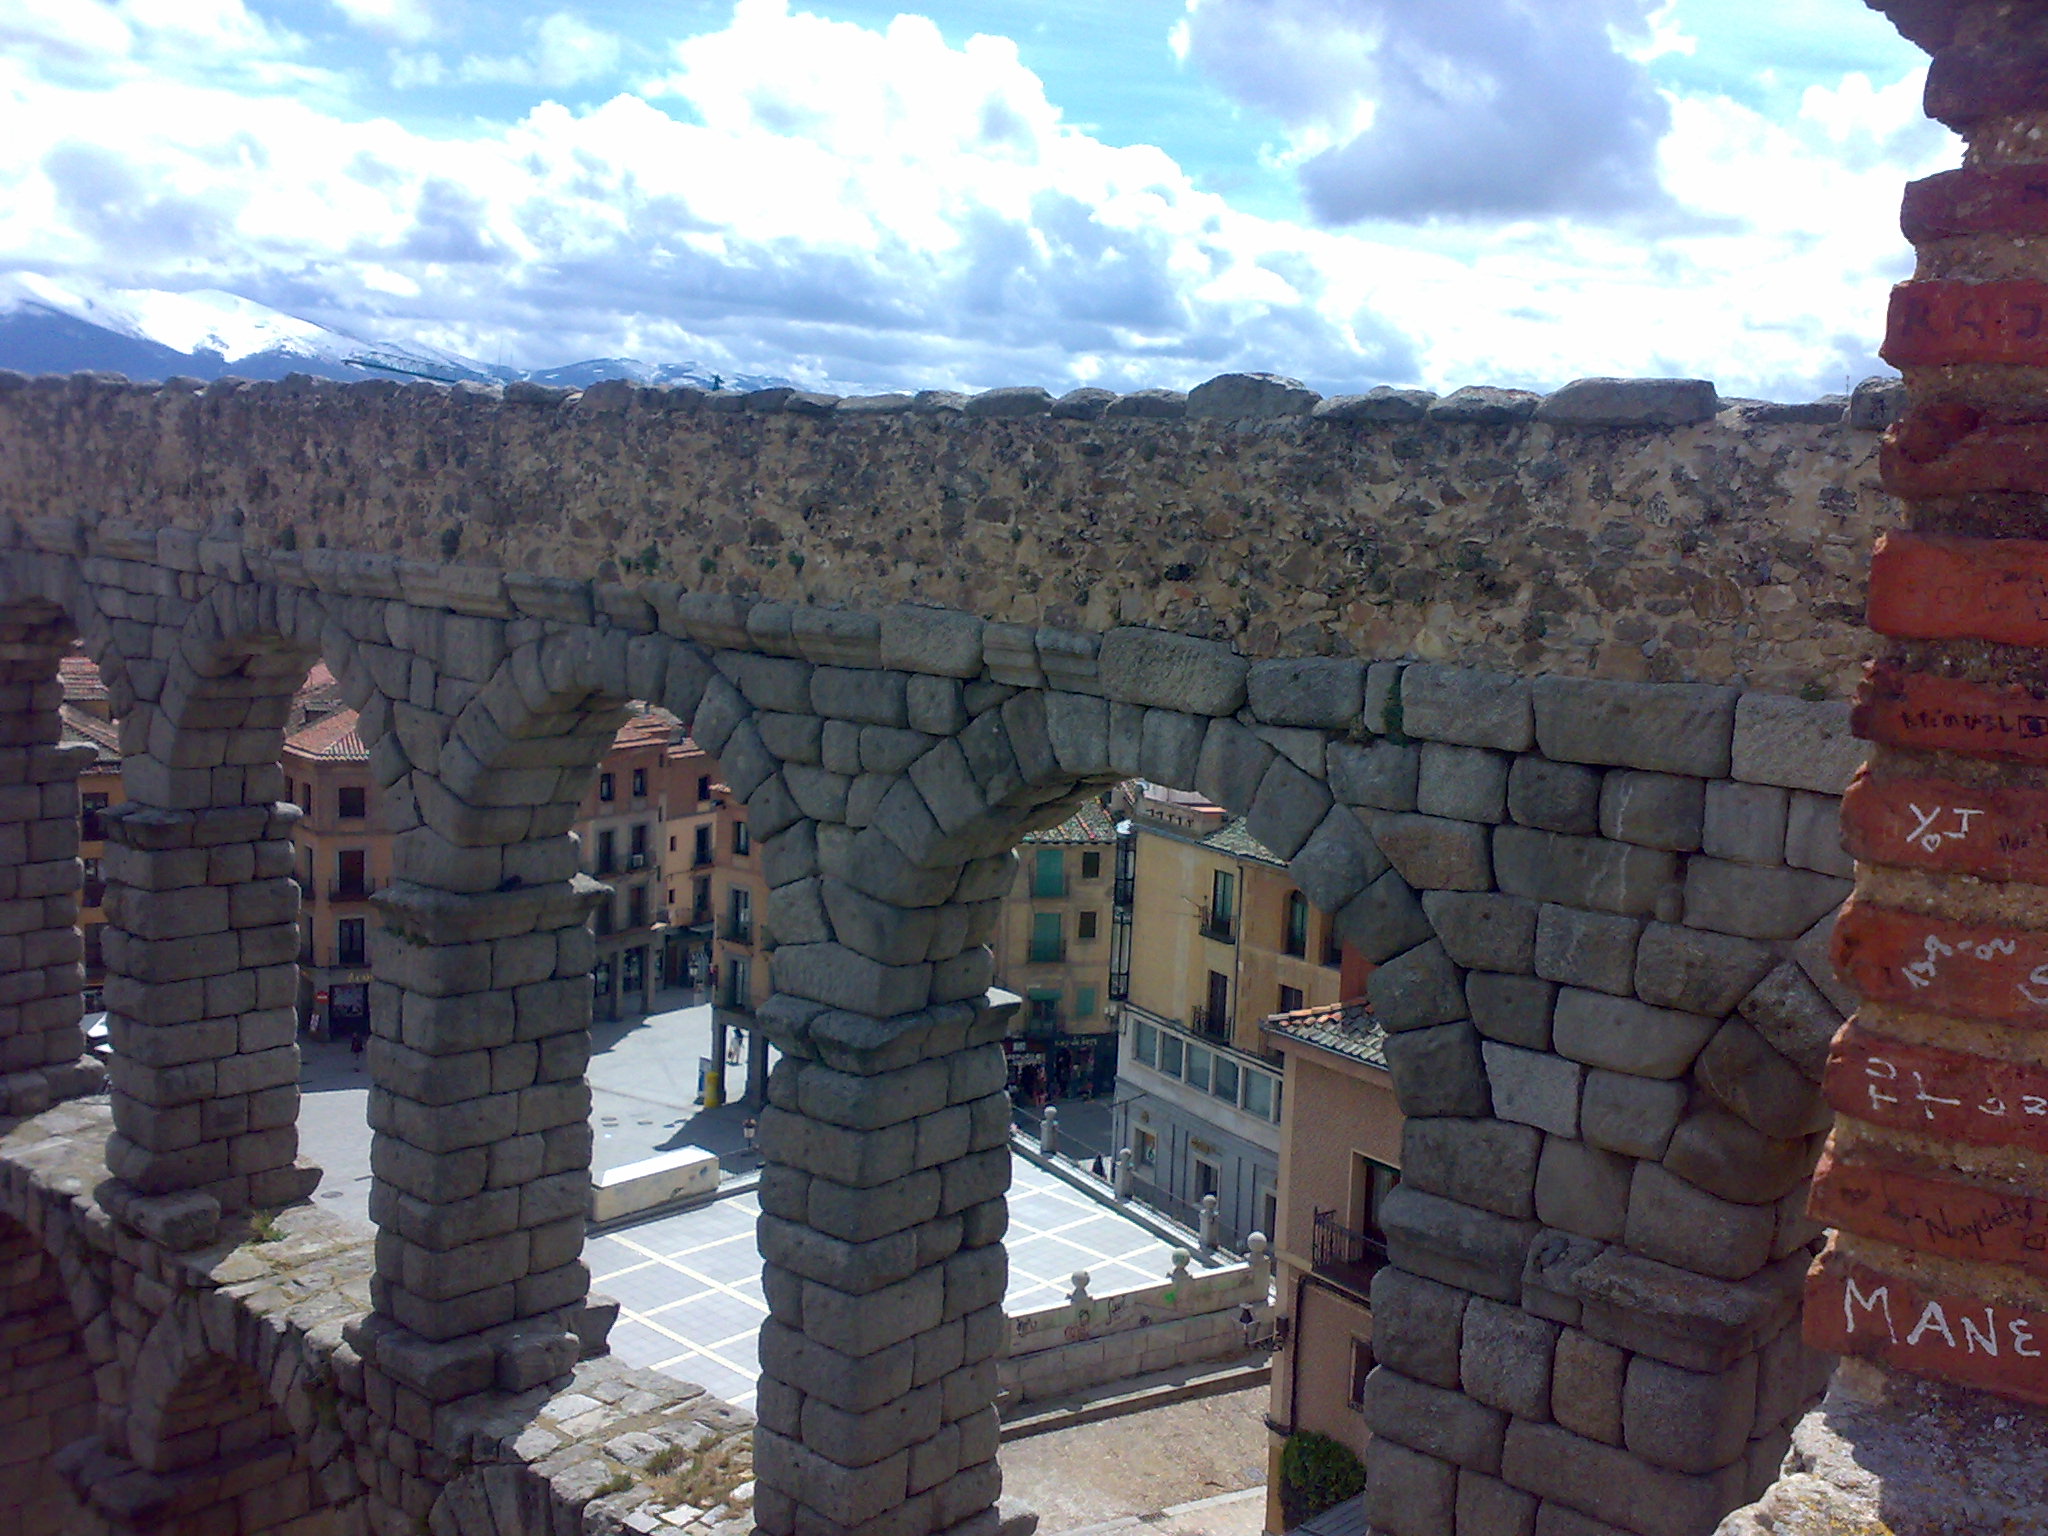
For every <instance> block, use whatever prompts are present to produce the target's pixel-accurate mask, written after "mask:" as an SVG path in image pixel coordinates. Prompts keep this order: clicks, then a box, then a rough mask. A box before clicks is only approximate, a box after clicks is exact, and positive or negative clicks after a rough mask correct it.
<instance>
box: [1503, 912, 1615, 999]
mask: <svg viewBox="0 0 2048 1536" xmlns="http://www.w3.org/2000/svg"><path fill="white" fill-rule="evenodd" d="M1642 931H1643V925H1642V924H1641V923H1640V922H1638V921H1637V920H1636V919H1634V918H1632V917H1616V916H1613V915H1612V914H1610V913H1606V912H1588V911H1586V910H1584V909H1583V908H1581V907H1561V906H1557V905H1555V904H1554V903H1553V904H1549V905H1546V906H1544V907H1542V908H1541V909H1540V911H1539V915H1538V918H1537V923H1536V943H1535V947H1534V949H1533V951H1532V954H1531V965H1532V968H1533V969H1534V970H1535V972H1536V974H1537V975H1538V976H1541V977H1544V978H1545V979H1546V980H1550V981H1559V982H1564V983H1565V984H1567V985H1569V986H1574V987H1591V988H1594V989H1595V990H1597V991H1601V992H1613V993H1616V994H1618V995H1620V996H1627V995H1628V994H1629V993H1630V992H1632V991H1633V990H1635V971H1636V946H1637V943H1638V940H1639V938H1640V936H1641V934H1642Z"/></svg>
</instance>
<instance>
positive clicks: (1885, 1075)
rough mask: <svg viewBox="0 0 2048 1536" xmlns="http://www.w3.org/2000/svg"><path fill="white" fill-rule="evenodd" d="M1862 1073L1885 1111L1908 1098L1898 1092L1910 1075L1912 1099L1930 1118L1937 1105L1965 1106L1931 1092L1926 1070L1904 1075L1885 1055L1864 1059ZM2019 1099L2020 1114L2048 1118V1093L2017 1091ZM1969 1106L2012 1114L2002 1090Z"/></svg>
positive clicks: (1998, 1116)
mask: <svg viewBox="0 0 2048 1536" xmlns="http://www.w3.org/2000/svg"><path fill="white" fill-rule="evenodd" d="M1863 1075H1864V1077H1865V1078H1866V1079H1867V1081H1866V1082H1865V1084H1864V1087H1865V1089H1866V1090H1867V1092H1868V1093H1869V1095H1870V1107H1871V1108H1872V1109H1873V1110H1877V1111H1879V1112H1880V1113H1882V1112H1883V1110H1884V1108H1885V1106H1886V1105H1897V1104H1901V1103H1903V1102H1905V1101H1904V1100H1902V1099H1901V1098H1900V1097H1899V1093H1903V1092H1904V1091H1905V1084H1904V1081H1903V1077H1911V1078H1912V1079H1913V1094H1912V1101H1913V1102H1914V1103H1915V1104H1917V1105H1919V1106H1920V1113H1921V1115H1922V1116H1923V1117H1924V1118H1926V1119H1928V1120H1932V1119H1933V1118H1934V1111H1935V1108H1936V1106H1945V1107H1947V1108H1950V1109H1961V1108H1963V1107H1964V1104H1963V1101H1962V1100H1961V1099H1949V1098H1943V1097H1942V1096H1941V1095H1940V1094H1938V1093H1931V1092H1929V1091H1928V1088H1927V1078H1926V1075H1925V1074H1924V1073H1921V1072H1908V1073H1905V1074H1903V1076H1902V1074H1901V1073H1900V1071H1899V1067H1898V1064H1897V1063H1896V1062H1892V1061H1887V1060H1886V1059H1885V1058H1884V1057H1882V1056H1873V1057H1871V1058H1870V1059H1869V1060H1868V1061H1866V1062H1864V1063H1863ZM1887 1088H1896V1089H1898V1090H1899V1093H1888V1092H1886V1089H1887ZM2018 1102H2019V1113H2020V1114H2021V1115H2023V1116H2030V1117H2032V1118H2035V1119H2048V1096H2044V1095H2041V1094H2038V1093H2023V1094H2020V1095H2018ZM1968 1107H1969V1109H1970V1111H1971V1112H1972V1113H1973V1114H1979V1115H1983V1116H1986V1117H1987V1118H1989V1119H1992V1120H2005V1119H2010V1118H2012V1115H2013V1109H2012V1106H2011V1105H2010V1104H2008V1103H2007V1102H2006V1098H2005V1096H2004V1095H2003V1094H1997V1093H1992V1094H1987V1095H1985V1097H1984V1098H1982V1099H1981V1100H1979V1101H1978V1102H1976V1103H1974V1104H1971V1105H1969V1106H1968ZM1906 1113H1908V1114H1911V1113H1912V1111H1911V1110H1908V1111H1906Z"/></svg>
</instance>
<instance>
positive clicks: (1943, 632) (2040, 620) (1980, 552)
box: [1868, 532, 2048, 645]
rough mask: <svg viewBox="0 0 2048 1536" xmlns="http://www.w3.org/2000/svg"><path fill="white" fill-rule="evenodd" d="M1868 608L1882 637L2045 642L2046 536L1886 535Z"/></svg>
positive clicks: (1873, 568)
mask: <svg viewBox="0 0 2048 1536" xmlns="http://www.w3.org/2000/svg"><path fill="white" fill-rule="evenodd" d="M1868 613H1869V620H1870V627H1871V628H1872V629H1874V630H1876V631H1877V632H1878V633H1879V634H1881V635H1903V636H1909V637H1912V638H1915V639H1923V640H1947V639H1975V640H1994V641H1997V642H1998V643H2000V644H2002V645H2048V540H2042V539H1955V538H1939V537H1930V536H1928V535H1924V534H1916V533H1898V532H1893V533H1888V534H1886V535H1885V536H1884V537H1883V538H1881V539H1879V540H1878V541H1877V548H1876V550H1875V551H1873V552H1872V554H1871V557H1870V596H1869V605H1868Z"/></svg>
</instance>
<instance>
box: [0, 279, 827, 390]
mask: <svg viewBox="0 0 2048 1536" xmlns="http://www.w3.org/2000/svg"><path fill="white" fill-rule="evenodd" d="M0 368H13V369H17V370H19V371H21V372H23V373H77V372H81V371H88V370H89V371H95V372H108V373H122V374H126V375H127V376H128V377H129V378H131V379H165V378H170V377H173V376H174V375H184V376H186V377H189V378H198V379H215V378H220V377H222V376H223V375H226V374H233V375H235V376H237V377H240V378H245V379H281V378H283V377H284V376H285V375H286V374H288V373H311V374H317V375H319V376H321V377H323V378H330V379H374V378H394V377H408V378H427V379H439V380H443V381H445V382H448V383H460V382H465V381H467V382H474V383H482V384H489V383H509V382H510V381H512V380H514V379H532V380H535V381H536V382H538V383H542V384H553V385H559V386H567V387H571V388H579V387H581V386H583V385H585V384H594V383H596V382H597V381H598V380H600V379H622V378H623V379H632V380H633V381H635V382H636V383H641V384H663V385H679V384H688V385H694V386H696V387H697V388H699V389H713V388H724V389H764V388H768V387H771V386H775V385H787V384H788V383H789V382H790V381H789V380H788V379H784V378H776V377H771V376H768V375H762V374H722V375H721V374H719V373H716V372H714V371H713V370H711V369H708V368H705V367H703V366H701V365H700V364H697V363H643V362H640V361H638V360H637V359H634V358H624V357H605V358H591V359H587V360H585V361H583V362H575V363H565V364H562V365H561V366H559V367H554V368H541V369H533V370H527V369H520V368H507V367H503V366H500V365H497V364H490V363H480V362H477V361H476V360H475V359H474V358H468V357H464V356H462V355H461V354H460V353H456V352H448V351H444V350H442V349H440V348H437V347H424V346H419V345H416V344H412V343H401V342H389V341H371V340H367V339H365V338H363V337H360V336H353V335H350V334H349V333H347V332H346V331H338V330H335V329H333V328H332V327H329V326H325V325H320V324H318V323H316V322H314V321H311V320H303V319H300V318H299V317H298V316H296V315H289V314H286V313H285V312H284V311H282V310H277V309H272V308H270V307H269V306H267V305H263V304H258V303H256V302H255V301H253V300H251V299H245V298H242V297H241V296H240V295H238V294H232V293H225V292H222V291H221V290H220V289H218V288H200V289H194V290H193V291H191V292H189V293H168V292H164V291H162V290H160V289H150V288H97V287H91V286H88V285H85V284H82V283H79V282H76V281H71V280H65V281H58V280H55V279H52V278H48V277H44V276H41V275H40V274H37V273H29V272H14V273H0Z"/></svg>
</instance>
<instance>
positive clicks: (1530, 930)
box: [1422, 891, 1536, 971]
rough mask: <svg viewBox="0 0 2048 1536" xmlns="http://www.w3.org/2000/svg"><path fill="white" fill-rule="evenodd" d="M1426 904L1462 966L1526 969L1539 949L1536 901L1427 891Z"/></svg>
mask: <svg viewBox="0 0 2048 1536" xmlns="http://www.w3.org/2000/svg"><path fill="white" fill-rule="evenodd" d="M1422 908H1423V910H1424V911H1425V912H1427V913H1428V914H1429V920H1430V924H1431V925H1432V926H1433V927H1434V928H1435V930H1436V936H1437V938H1438V939H1439V940H1441V941H1442V943H1443V946H1444V951H1445V952H1446V953H1447V954H1448V955H1449V956H1450V957H1451V958H1452V959H1453V960H1455V961H1456V962H1457V963H1458V964H1459V965H1463V966H1476V967H1478V968H1480V969H1482V970H1489V971H1526V970H1528V969H1529V968H1530V966H1531V965H1532V963H1533V961H1534V957H1535V951H1536V904H1535V903H1534V902H1531V901H1525V900H1523V899H1522V898H1521V897H1518V896H1499V895H1495V894H1492V893H1490V892H1476V891H1475V892H1462V891H1429V892H1426V893H1425V894H1424V895H1423V898H1422Z"/></svg>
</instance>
